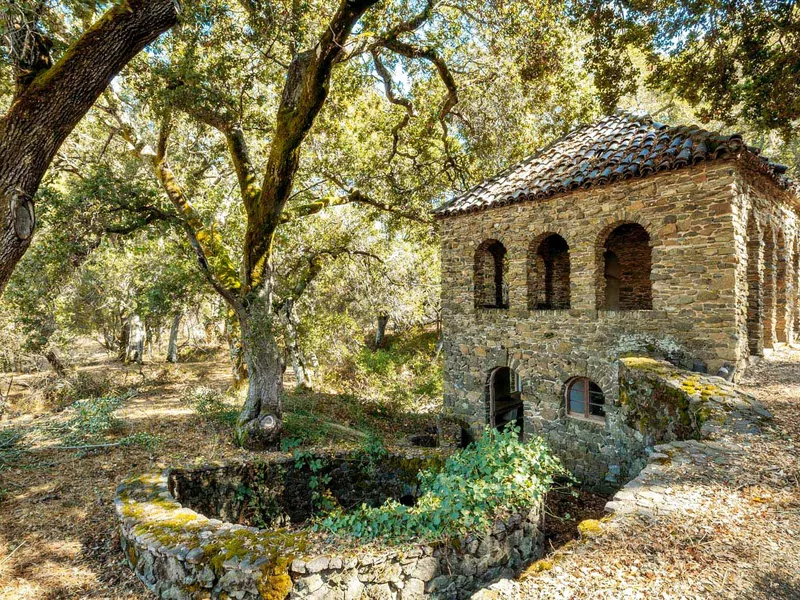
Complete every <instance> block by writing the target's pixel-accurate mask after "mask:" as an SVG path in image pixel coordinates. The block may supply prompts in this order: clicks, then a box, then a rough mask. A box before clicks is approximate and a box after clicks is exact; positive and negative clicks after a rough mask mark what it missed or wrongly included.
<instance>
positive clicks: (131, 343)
mask: <svg viewBox="0 0 800 600" xmlns="http://www.w3.org/2000/svg"><path fill="white" fill-rule="evenodd" d="M123 336H124V339H123V344H122V347H121V349H120V358H121V360H122V361H123V362H126V363H128V362H136V363H140V364H141V362H142V359H143V358H144V343H145V339H146V337H147V336H146V334H145V330H144V325H143V324H142V319H141V318H140V317H139V315H132V316H130V317H128V318H127V319H126V320H125V329H124V331H123Z"/></svg>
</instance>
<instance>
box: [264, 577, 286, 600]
mask: <svg viewBox="0 0 800 600" xmlns="http://www.w3.org/2000/svg"><path fill="white" fill-rule="evenodd" d="M256 587H257V588H258V593H259V595H260V596H261V597H262V598H264V600H284V598H286V597H287V596H288V595H289V593H290V592H291V591H292V578H291V577H289V575H288V574H286V573H279V574H277V575H268V576H267V577H264V578H263V579H261V580H260V581H259V582H258V583H257V584H256Z"/></svg>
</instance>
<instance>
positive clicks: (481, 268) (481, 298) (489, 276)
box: [475, 240, 508, 308]
mask: <svg viewBox="0 0 800 600" xmlns="http://www.w3.org/2000/svg"><path fill="white" fill-rule="evenodd" d="M507 279H508V257H507V255H506V248H505V246H503V244H501V243H500V242H498V241H497V240H486V241H485V242H483V243H482V244H481V245H480V246H478V249H477V250H476V251H475V307H476V308H508V284H507Z"/></svg>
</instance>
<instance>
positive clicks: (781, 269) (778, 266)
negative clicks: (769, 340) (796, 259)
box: [775, 227, 789, 343]
mask: <svg viewBox="0 0 800 600" xmlns="http://www.w3.org/2000/svg"><path fill="white" fill-rule="evenodd" d="M775 253H776V256H775V337H776V339H777V340H778V341H779V342H782V343H785V342H787V341H788V340H789V330H788V323H789V320H788V319H787V309H788V308H789V302H788V299H787V287H788V277H787V276H786V273H787V271H788V268H787V263H788V260H789V252H788V250H787V248H786V236H785V235H784V233H783V230H782V229H781V228H780V227H778V228H777V229H776V231H775Z"/></svg>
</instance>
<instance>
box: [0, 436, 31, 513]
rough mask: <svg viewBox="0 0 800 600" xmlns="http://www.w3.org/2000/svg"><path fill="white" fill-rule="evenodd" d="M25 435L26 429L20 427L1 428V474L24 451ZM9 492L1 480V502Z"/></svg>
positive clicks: (12, 464) (10, 466) (11, 465)
mask: <svg viewBox="0 0 800 600" xmlns="http://www.w3.org/2000/svg"><path fill="white" fill-rule="evenodd" d="M24 437H25V431H24V430H23V429H20V428H18V427H8V428H6V429H0V474H2V472H3V471H5V470H6V469H10V468H12V467H13V466H14V464H15V462H16V461H17V459H18V458H19V457H20V455H21V454H22V453H23V451H24V450H23V448H21V445H22V444H21V442H22V439H23V438H24ZM7 493H8V492H7V490H6V488H4V487H3V485H2V480H0V502H2V501H3V499H4V498H5V497H6V495H7Z"/></svg>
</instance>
